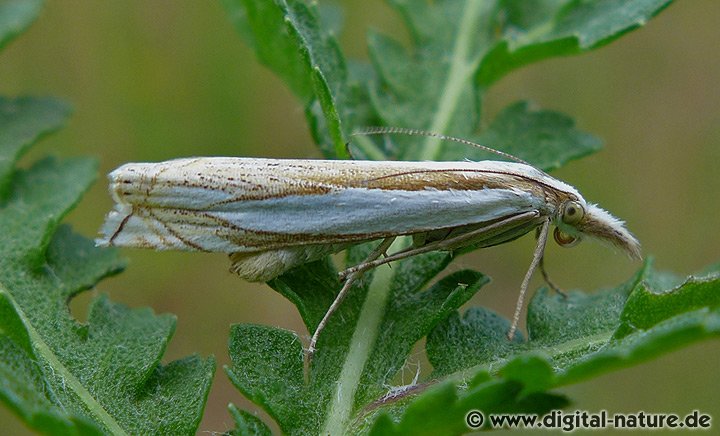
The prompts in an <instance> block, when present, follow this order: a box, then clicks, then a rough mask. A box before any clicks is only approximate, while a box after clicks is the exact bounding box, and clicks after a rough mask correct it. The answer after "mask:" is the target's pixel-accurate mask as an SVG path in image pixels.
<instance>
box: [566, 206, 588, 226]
mask: <svg viewBox="0 0 720 436" xmlns="http://www.w3.org/2000/svg"><path fill="white" fill-rule="evenodd" d="M584 216H585V208H584V207H583V205H582V204H580V202H578V201H574V200H570V201H567V202H565V205H564V206H563V210H562V216H561V217H560V219H561V220H562V222H564V223H565V224H570V225H575V224H577V223H579V222H580V221H581V220H582V219H583V217H584Z"/></svg>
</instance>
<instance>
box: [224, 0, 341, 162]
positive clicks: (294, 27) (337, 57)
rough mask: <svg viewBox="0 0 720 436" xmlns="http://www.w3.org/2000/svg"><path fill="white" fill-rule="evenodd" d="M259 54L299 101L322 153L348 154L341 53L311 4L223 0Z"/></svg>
mask: <svg viewBox="0 0 720 436" xmlns="http://www.w3.org/2000/svg"><path fill="white" fill-rule="evenodd" d="M223 3H224V5H225V7H226V9H227V10H228V12H229V14H230V17H231V19H232V21H233V23H234V24H235V26H236V28H237V29H238V30H239V32H240V34H241V35H242V36H243V37H244V38H245V40H246V41H247V42H248V43H249V44H250V45H251V46H252V47H253V48H254V49H255V52H256V53H257V55H258V57H259V59H260V60H261V61H262V62H263V63H264V64H266V65H267V66H268V67H269V68H271V69H272V70H273V71H275V72H276V73H277V74H278V75H280V76H281V77H282V78H283V79H285V81H286V82H287V83H288V85H289V86H290V88H291V89H292V90H293V92H295V93H296V94H297V95H298V96H299V97H300V98H301V100H302V101H303V103H304V105H305V112H306V115H307V117H308V121H309V123H310V126H311V132H312V133H313V135H314V136H315V140H316V142H317V143H318V144H319V145H320V147H321V150H322V151H323V153H324V154H325V156H326V157H348V156H347V152H346V149H345V140H344V132H343V127H342V125H341V119H343V118H352V113H351V110H350V104H351V103H350V101H349V100H350V99H351V98H352V93H351V92H350V90H349V88H348V86H347V68H346V66H345V59H344V57H343V56H342V53H341V52H340V48H339V46H338V44H337V41H336V40H335V38H334V37H333V36H332V35H331V34H330V33H329V32H327V31H326V30H325V29H324V28H323V27H322V23H321V20H320V15H319V13H318V11H317V8H316V6H315V5H312V4H306V3H304V2H302V1H299V0H287V1H285V0H274V1H272V2H268V1H262V0H223Z"/></svg>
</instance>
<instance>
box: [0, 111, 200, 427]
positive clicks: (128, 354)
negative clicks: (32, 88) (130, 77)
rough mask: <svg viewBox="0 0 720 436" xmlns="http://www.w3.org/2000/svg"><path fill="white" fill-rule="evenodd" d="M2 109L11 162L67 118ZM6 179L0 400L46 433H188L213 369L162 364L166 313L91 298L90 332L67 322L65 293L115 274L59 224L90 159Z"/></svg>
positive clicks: (111, 263) (109, 258)
mask: <svg viewBox="0 0 720 436" xmlns="http://www.w3.org/2000/svg"><path fill="white" fill-rule="evenodd" d="M5 103H6V105H5V108H8V107H15V108H17V110H16V111H15V112H14V114H17V116H6V117H5V118H4V120H3V122H4V123H5V126H6V127H7V130H6V131H7V132H12V134H8V135H6V140H3V142H2V143H1V144H0V145H1V146H2V148H0V156H3V157H4V160H9V161H10V162H12V161H15V160H17V158H18V157H19V155H20V154H21V153H22V152H23V151H24V150H25V149H26V148H27V146H28V145H29V144H30V143H32V142H34V141H35V140H36V139H37V138H38V137H39V136H41V135H42V134H43V133H45V132H47V131H49V130H52V129H54V128H57V125H58V124H59V123H61V122H63V121H64V117H65V114H66V112H67V107H66V106H65V105H63V104H61V103H59V102H55V101H53V100H43V99H37V100H33V99H19V100H18V101H15V102H12V103H8V101H7V100H6V101H5ZM6 113H8V112H6ZM9 113H13V111H9ZM4 171H5V174H4V176H5V180H8V183H7V184H6V186H5V189H6V193H7V195H6V199H5V202H4V204H3V205H2V206H1V207H0V228H2V229H3V232H0V312H1V313H2V317H0V349H1V350H2V353H0V356H2V357H1V358H0V399H2V400H3V401H4V402H5V403H6V404H8V406H9V407H10V408H11V409H12V410H14V411H15V412H16V413H17V414H18V415H19V416H20V417H21V418H22V419H23V420H24V421H25V422H26V423H27V424H28V425H29V426H31V427H33V428H35V429H37V430H39V431H43V432H47V433H62V434H101V433H103V434H104V433H108V432H109V433H114V434H141V433H158V432H159V433H180V434H188V433H193V432H194V431H195V429H196V428H197V426H198V424H199V422H200V418H201V416H202V411H203V408H204V404H205V399H206V397H207V393H208V389H209V385H210V380H211V379H212V375H213V371H214V361H213V359H200V358H198V357H196V356H193V357H189V358H186V359H183V360H179V361H175V362H171V363H170V364H168V365H164V366H162V365H160V359H161V357H162V354H163V352H164V351H165V348H166V346H167V343H168V341H169V339H170V337H171V335H172V332H173V330H174V328H175V319H174V318H173V317H172V316H168V315H162V316H156V315H154V314H152V312H150V311H149V310H148V309H129V308H127V307H125V306H123V305H120V304H115V303H112V302H110V301H109V300H108V299H107V298H106V297H104V296H100V297H97V298H95V299H94V300H93V302H92V304H91V306H90V311H89V315H88V321H87V323H85V324H80V323H78V322H77V321H76V320H75V319H73V318H72V316H71V315H70V312H69V309H68V302H69V301H70V299H72V298H73V296H75V295H76V294H77V293H79V292H81V291H83V290H86V289H89V288H91V287H93V286H95V284H96V283H97V282H98V281H99V280H100V279H101V278H103V277H106V276H108V275H111V274H115V273H117V272H119V271H120V270H121V269H122V268H123V267H124V262H123V261H122V260H120V259H119V257H118V255H117V252H116V251H115V250H107V249H99V248H97V247H95V246H94V244H93V242H92V241H90V240H88V239H85V238H83V237H81V236H79V235H77V234H74V233H73V232H72V231H71V230H70V228H69V227H67V226H60V227H59V223H60V221H61V220H62V218H63V217H64V216H65V215H66V214H67V213H68V212H69V211H70V209H72V208H73V207H74V205H75V204H76V203H77V202H78V201H79V199H80V196H81V195H82V194H83V193H84V192H85V190H87V188H88V186H89V185H90V183H91V182H92V181H93V180H94V179H95V171H96V164H95V162H94V161H92V160H88V159H69V160H64V161H58V160H56V159H44V160H41V161H39V162H36V163H35V164H34V165H32V167H30V168H29V169H27V170H16V169H13V168H12V167H11V166H5V167H4ZM8 174H9V176H8Z"/></svg>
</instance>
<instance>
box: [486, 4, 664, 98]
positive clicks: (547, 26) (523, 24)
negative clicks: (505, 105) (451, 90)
mask: <svg viewBox="0 0 720 436" xmlns="http://www.w3.org/2000/svg"><path fill="white" fill-rule="evenodd" d="M670 3H672V0H590V1H587V0H571V1H557V0H534V1H529V2H515V1H504V2H503V6H504V7H505V9H504V11H505V21H498V22H497V25H498V27H499V30H500V32H501V34H502V37H501V38H499V39H498V40H497V41H496V42H495V44H493V46H492V48H491V49H490V50H489V51H488V53H487V54H486V55H485V57H484V59H483V61H482V63H481V66H480V68H479V70H478V72H477V76H476V80H477V82H478V83H479V84H480V85H481V86H489V85H490V84H492V83H493V82H495V81H497V80H498V79H500V78H501V77H502V76H505V75H506V74H508V73H509V72H510V71H512V70H514V69H516V68H519V67H521V66H523V65H527V64H529V63H531V62H538V61H540V60H543V59H546V58H549V57H554V56H567V55H573V54H579V53H583V52H586V51H589V50H593V49H596V48H598V47H601V46H603V45H605V44H608V43H610V42H611V41H614V40H615V39H617V38H619V37H621V36H622V35H624V34H625V33H627V32H630V31H632V30H635V29H637V28H638V27H641V26H644V25H645V24H646V23H647V22H648V21H649V20H650V19H651V18H652V17H654V16H655V15H657V14H658V13H660V11H662V10H663V9H665V8H666V7H667V6H669V5H670Z"/></svg>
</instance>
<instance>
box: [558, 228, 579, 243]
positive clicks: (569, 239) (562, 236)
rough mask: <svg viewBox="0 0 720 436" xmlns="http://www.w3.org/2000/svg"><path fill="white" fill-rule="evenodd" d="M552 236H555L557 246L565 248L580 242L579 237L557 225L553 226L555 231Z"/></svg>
mask: <svg viewBox="0 0 720 436" xmlns="http://www.w3.org/2000/svg"><path fill="white" fill-rule="evenodd" d="M553 238H555V242H557V243H558V245H559V246H561V247H566V248H569V247H572V246H574V245H575V244H577V243H578V242H580V238H579V237H577V236H573V235H569V234H567V233H565V232H563V231H562V230H560V229H559V228H557V227H555V231H554V232H553Z"/></svg>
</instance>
